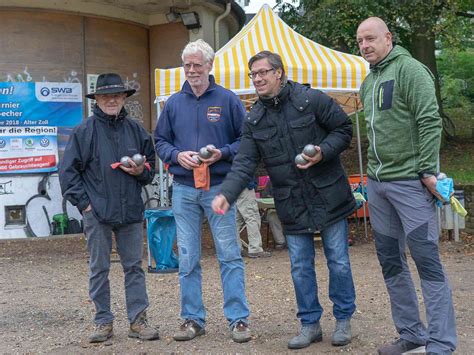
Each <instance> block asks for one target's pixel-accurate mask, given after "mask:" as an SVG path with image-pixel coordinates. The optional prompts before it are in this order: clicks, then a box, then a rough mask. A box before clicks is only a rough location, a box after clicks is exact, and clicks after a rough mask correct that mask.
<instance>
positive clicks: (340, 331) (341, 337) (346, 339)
mask: <svg viewBox="0 0 474 355" xmlns="http://www.w3.org/2000/svg"><path fill="white" fill-rule="evenodd" d="M351 339H352V332H351V321H350V319H345V320H336V329H334V333H332V339H331V344H332V345H334V346H343V345H347V344H349V343H350V342H351Z"/></svg>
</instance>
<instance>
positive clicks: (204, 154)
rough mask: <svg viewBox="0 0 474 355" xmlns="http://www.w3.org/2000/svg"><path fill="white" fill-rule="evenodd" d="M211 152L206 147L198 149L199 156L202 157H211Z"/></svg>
mask: <svg viewBox="0 0 474 355" xmlns="http://www.w3.org/2000/svg"><path fill="white" fill-rule="evenodd" d="M211 155H212V153H211V152H210V151H208V150H207V147H202V148H201V149H199V156H200V157H201V158H203V159H209V158H210V157H211Z"/></svg>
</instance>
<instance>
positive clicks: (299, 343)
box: [288, 322, 323, 349]
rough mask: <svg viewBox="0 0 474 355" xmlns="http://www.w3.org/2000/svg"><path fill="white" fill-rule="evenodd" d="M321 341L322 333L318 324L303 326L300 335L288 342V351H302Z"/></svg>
mask: <svg viewBox="0 0 474 355" xmlns="http://www.w3.org/2000/svg"><path fill="white" fill-rule="evenodd" d="M322 340H323V331H322V330H321V325H320V324H319V322H318V323H316V324H312V325H303V326H302V327H301V331H300V333H299V334H298V335H297V336H295V337H293V338H291V339H290V341H289V342H288V349H303V348H306V347H308V346H310V345H311V343H317V342H320V341H322Z"/></svg>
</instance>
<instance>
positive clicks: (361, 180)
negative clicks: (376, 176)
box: [355, 99, 369, 239]
mask: <svg viewBox="0 0 474 355" xmlns="http://www.w3.org/2000/svg"><path fill="white" fill-rule="evenodd" d="M355 102H356V134H357V153H358V154H359V174H360V186H361V191H362V196H365V187H364V169H363V166H362V165H363V164H362V147H361V144H360V128H359V111H357V99H356V101H355ZM365 207H366V202H362V209H363V211H362V212H363V213H364V232H365V239H367V238H368V234H369V233H368V230H367V215H366V213H365ZM356 218H357V215H356Z"/></svg>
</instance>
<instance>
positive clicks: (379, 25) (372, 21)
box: [357, 17, 390, 33]
mask: <svg viewBox="0 0 474 355" xmlns="http://www.w3.org/2000/svg"><path fill="white" fill-rule="evenodd" d="M364 28H372V29H374V30H375V31H377V32H379V33H387V32H390V31H389V30H388V27H387V24H386V23H385V22H384V21H383V20H382V19H381V18H380V17H369V18H368V19H365V20H364V21H362V22H361V24H360V25H359V27H358V28H357V32H359V30H360V29H364Z"/></svg>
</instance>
